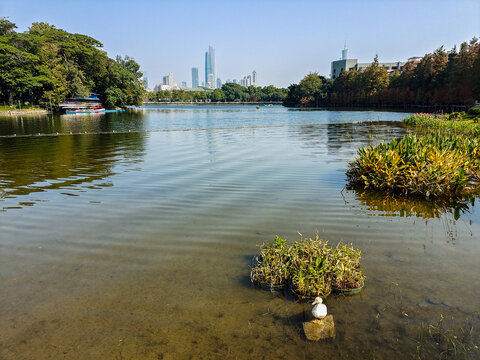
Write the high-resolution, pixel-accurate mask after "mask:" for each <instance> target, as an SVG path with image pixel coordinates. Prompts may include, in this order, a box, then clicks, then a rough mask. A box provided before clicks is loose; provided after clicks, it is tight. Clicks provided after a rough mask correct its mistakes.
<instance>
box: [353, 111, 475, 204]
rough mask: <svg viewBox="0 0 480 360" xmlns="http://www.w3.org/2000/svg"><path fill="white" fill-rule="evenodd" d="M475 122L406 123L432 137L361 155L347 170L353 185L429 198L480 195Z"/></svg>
mask: <svg viewBox="0 0 480 360" xmlns="http://www.w3.org/2000/svg"><path fill="white" fill-rule="evenodd" d="M475 119H476V115H468V116H466V115H465V114H464V115H463V118H462V119H460V118H459V117H458V115H457V114H454V115H453V116H451V115H441V116H433V115H429V114H415V115H413V116H411V117H409V118H407V119H405V120H404V121H405V124H407V125H410V126H412V125H415V126H422V127H424V129H426V130H427V131H424V132H422V134H407V135H405V136H404V137H402V138H398V139H394V140H392V141H391V142H389V143H386V144H380V145H377V146H374V147H373V146H370V147H368V148H361V149H359V150H358V157H357V158H356V159H355V160H354V161H353V162H351V163H349V167H348V170H347V177H348V179H349V182H350V184H353V185H360V186H363V187H365V188H375V189H380V190H383V191H387V192H392V193H401V194H404V195H419V196H422V197H427V198H428V197H442V196H447V197H460V198H461V197H464V196H466V195H472V194H478V193H479V192H480V136H479V135H480V125H479V124H478V123H477V122H476V120H475ZM466 134H468V136H466Z"/></svg>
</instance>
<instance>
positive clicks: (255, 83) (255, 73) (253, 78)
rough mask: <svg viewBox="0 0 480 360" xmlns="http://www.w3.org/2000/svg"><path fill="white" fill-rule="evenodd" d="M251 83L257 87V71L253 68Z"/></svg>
mask: <svg viewBox="0 0 480 360" xmlns="http://www.w3.org/2000/svg"><path fill="white" fill-rule="evenodd" d="M252 85H253V86H255V87H257V72H256V71H255V70H253V72H252Z"/></svg>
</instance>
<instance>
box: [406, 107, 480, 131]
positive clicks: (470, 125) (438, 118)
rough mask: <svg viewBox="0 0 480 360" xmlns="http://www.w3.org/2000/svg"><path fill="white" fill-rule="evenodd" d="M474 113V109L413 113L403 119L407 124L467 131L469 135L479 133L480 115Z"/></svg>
mask: <svg viewBox="0 0 480 360" xmlns="http://www.w3.org/2000/svg"><path fill="white" fill-rule="evenodd" d="M471 113H472V114H474V113H475V110H474V111H471V110H469V111H468V113H465V112H453V113H450V114H446V115H443V114H441V115H440V114H435V115H434V114H425V113H419V114H414V115H412V116H409V117H407V118H405V119H404V120H403V121H404V123H405V124H406V125H409V126H422V127H426V128H430V129H440V130H448V131H449V132H450V133H452V132H454V133H468V135H470V136H472V135H473V136H478V135H480V124H479V123H478V122H479V120H480V115H470V114H471Z"/></svg>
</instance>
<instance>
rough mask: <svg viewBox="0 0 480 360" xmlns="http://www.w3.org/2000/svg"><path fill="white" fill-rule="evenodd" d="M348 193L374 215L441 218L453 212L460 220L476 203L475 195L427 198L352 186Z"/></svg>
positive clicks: (455, 217) (456, 218) (454, 216)
mask: <svg viewBox="0 0 480 360" xmlns="http://www.w3.org/2000/svg"><path fill="white" fill-rule="evenodd" d="M346 195H347V196H348V195H352V196H353V197H354V198H355V200H356V201H358V202H359V203H360V205H361V206H363V207H365V208H366V209H367V210H368V211H369V213H370V215H372V216H400V217H421V218H424V219H430V218H440V217H442V216H443V215H444V214H452V215H453V218H454V219H455V220H458V219H459V218H460V216H461V215H462V214H465V213H470V212H471V211H470V210H471V207H473V206H474V205H475V198H474V197H471V198H468V199H464V200H455V199H451V198H444V199H435V200H426V199H423V198H419V197H414V196H410V197H406V196H400V195H393V194H385V193H382V192H379V191H374V190H368V189H363V188H352V187H350V188H349V189H347V190H346Z"/></svg>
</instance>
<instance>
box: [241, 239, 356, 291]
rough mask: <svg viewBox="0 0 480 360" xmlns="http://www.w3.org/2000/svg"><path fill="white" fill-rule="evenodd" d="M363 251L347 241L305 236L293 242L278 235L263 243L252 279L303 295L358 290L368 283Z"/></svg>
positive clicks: (264, 284)
mask: <svg viewBox="0 0 480 360" xmlns="http://www.w3.org/2000/svg"><path fill="white" fill-rule="evenodd" d="M361 256H362V252H361V250H359V249H355V248H354V247H353V246H349V245H347V244H344V243H339V244H338V245H337V246H336V247H331V246H330V244H329V243H328V242H327V241H324V240H320V239H319V238H318V236H316V237H315V239H301V240H300V241H296V242H294V243H293V245H289V244H288V243H287V241H286V240H285V239H282V238H280V237H278V236H276V237H275V239H274V240H273V241H271V242H266V243H264V244H262V245H260V254H259V255H258V256H256V257H255V265H254V267H253V268H252V269H251V272H250V279H251V281H252V282H253V283H254V284H256V285H260V286H263V287H267V288H270V289H278V288H283V287H286V286H288V288H289V289H290V290H291V291H292V292H293V294H294V295H296V296H297V297H299V298H314V297H317V296H321V297H325V296H327V295H329V294H330V293H331V292H332V290H334V291H335V292H339V293H345V294H350V293H355V292H358V291H360V289H361V288H362V287H363V285H364V279H365V277H364V275H363V272H362V269H361V267H360V262H361Z"/></svg>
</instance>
